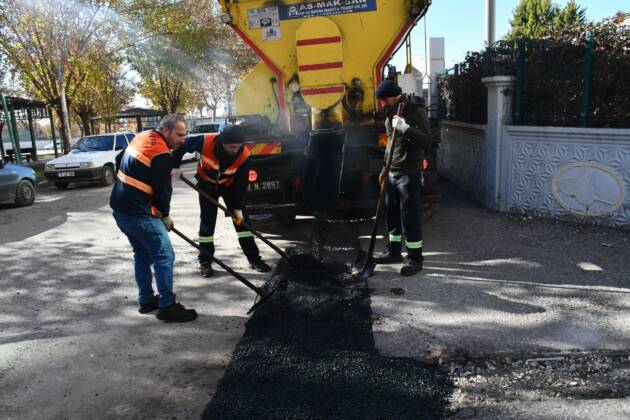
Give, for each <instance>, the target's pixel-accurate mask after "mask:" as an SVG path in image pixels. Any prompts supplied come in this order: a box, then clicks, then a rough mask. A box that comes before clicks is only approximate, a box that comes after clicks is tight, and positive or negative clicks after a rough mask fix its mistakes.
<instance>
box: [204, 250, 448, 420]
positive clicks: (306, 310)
mask: <svg viewBox="0 0 630 420" xmlns="http://www.w3.org/2000/svg"><path fill="white" fill-rule="evenodd" d="M295 261H300V264H295V263H294V262H295ZM345 268H346V267H345V265H344V264H339V263H328V264H326V266H322V265H320V264H315V263H309V261H308V257H306V256H300V257H299V259H294V260H293V261H292V264H285V265H284V266H282V267H278V269H277V270H276V275H275V276H274V278H273V279H272V283H273V285H274V286H277V287H278V290H277V292H276V293H275V294H274V296H273V297H272V298H271V299H270V300H269V301H268V302H267V303H265V304H264V305H262V306H261V307H260V308H259V309H258V310H257V311H256V312H255V313H254V314H253V315H252V317H251V318H250V319H249V321H248V322H247V324H246V331H245V334H244V336H243V338H242V339H241V340H240V342H239V343H238V345H237V347H236V349H235V350H234V353H233V355H232V361H231V363H230V365H229V366H228V369H227V371H226V373H225V376H224V377H223V378H222V380H221V382H220V384H219V386H218V389H217V391H216V393H215V395H214V396H213V398H212V400H211V402H210V403H209V404H208V406H207V407H206V409H205V411H204V413H203V415H202V418H203V419H254V418H256V419H432V418H440V417H441V413H442V411H443V408H444V406H445V404H446V398H447V397H448V395H449V394H450V393H451V391H452V384H451V383H450V382H449V380H448V378H447V376H446V374H445V373H444V372H442V371H441V370H439V369H438V368H436V367H434V366H431V365H427V364H424V363H420V362H417V361H414V360H411V359H401V358H386V357H382V356H380V355H379V354H378V352H377V351H376V349H375V346H374V338H373V335H372V311H371V309H370V291H369V289H367V288H365V287H343V284H346V281H347V274H346V273H345V271H346V270H345Z"/></svg>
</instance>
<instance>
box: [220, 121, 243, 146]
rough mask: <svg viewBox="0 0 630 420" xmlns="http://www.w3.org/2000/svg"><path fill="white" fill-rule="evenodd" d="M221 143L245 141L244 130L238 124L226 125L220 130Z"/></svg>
mask: <svg viewBox="0 0 630 420" xmlns="http://www.w3.org/2000/svg"><path fill="white" fill-rule="evenodd" d="M220 138H221V143H222V144H235V143H245V132H244V130H243V128H242V127H240V126H238V125H228V126H227V127H225V128H224V129H223V131H222V132H221V136H220Z"/></svg>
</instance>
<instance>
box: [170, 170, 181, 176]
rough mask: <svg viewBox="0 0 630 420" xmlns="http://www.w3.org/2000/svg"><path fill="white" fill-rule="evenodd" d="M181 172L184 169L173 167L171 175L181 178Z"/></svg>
mask: <svg viewBox="0 0 630 420" xmlns="http://www.w3.org/2000/svg"><path fill="white" fill-rule="evenodd" d="M181 174H182V170H181V169H180V168H173V170H172V171H171V176H172V177H173V178H179V177H180V175H181Z"/></svg>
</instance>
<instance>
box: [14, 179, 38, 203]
mask: <svg viewBox="0 0 630 420" xmlns="http://www.w3.org/2000/svg"><path fill="white" fill-rule="evenodd" d="M33 201H35V187H34V186H33V184H31V182H30V181H27V180H25V179H23V180H22V181H20V182H19V184H18V186H17V191H16V193H15V203H16V204H17V205H18V206H30V205H31V204H33Z"/></svg>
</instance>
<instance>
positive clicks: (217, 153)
mask: <svg viewBox="0 0 630 420" xmlns="http://www.w3.org/2000/svg"><path fill="white" fill-rule="evenodd" d="M244 141H245V135H244V132H243V128H242V127H240V126H238V125H229V126H227V127H226V128H225V129H224V130H223V132H222V133H221V134H219V135H217V134H199V135H192V136H189V137H188V138H187V139H186V141H185V142H184V145H183V146H182V147H181V148H180V149H179V150H177V151H176V152H175V154H174V158H175V168H176V169H178V168H179V165H180V163H181V160H182V157H183V156H184V154H185V153H194V152H197V153H200V155H201V158H200V159H199V164H198V165H197V174H196V175H195V178H196V179H197V182H198V184H197V185H198V186H199V188H201V189H202V190H203V191H204V192H205V193H207V194H208V195H210V196H211V197H213V198H214V199H216V200H218V199H219V197H223V201H224V202H225V205H226V207H227V208H228V209H229V210H231V211H232V212H233V213H234V214H235V217H234V218H233V222H234V228H235V229H236V234H237V236H238V242H239V244H240V246H241V249H242V250H243V253H244V254H245V256H246V257H247V260H248V261H249V265H250V267H251V268H253V269H254V270H256V271H258V272H261V273H265V272H268V271H270V270H271V267H269V266H268V265H267V264H266V263H265V262H264V261H263V260H262V259H261V257H260V252H259V251H258V246H256V242H255V241H254V235H253V233H252V232H251V231H250V230H249V229H248V228H246V227H245V226H244V225H243V217H244V216H243V209H244V208H245V203H244V198H245V192H246V191H247V185H248V175H249V161H248V158H249V150H248V149H247V148H246V147H245V145H244ZM176 172H177V171H176ZM199 206H200V207H201V215H200V216H201V222H200V225H199V246H200V247H201V248H203V249H205V250H207V251H208V252H209V254H210V255H214V229H215V227H216V223H217V207H216V206H215V205H214V204H212V203H210V202H209V201H208V200H206V199H205V198H204V197H203V196H202V195H201V194H200V195H199ZM199 264H200V271H201V275H202V276H204V277H210V276H212V274H213V270H212V265H211V259H210V258H209V257H208V256H207V255H205V254H204V253H199Z"/></svg>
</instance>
